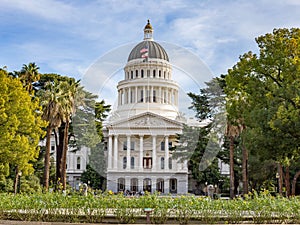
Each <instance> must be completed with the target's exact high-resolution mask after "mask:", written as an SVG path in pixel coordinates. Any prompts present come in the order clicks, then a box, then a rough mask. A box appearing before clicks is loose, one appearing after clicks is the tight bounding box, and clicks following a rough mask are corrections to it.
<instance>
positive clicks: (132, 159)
mask: <svg viewBox="0 0 300 225" xmlns="http://www.w3.org/2000/svg"><path fill="white" fill-rule="evenodd" d="M130 168H131V169H134V157H133V156H132V157H131V158H130Z"/></svg>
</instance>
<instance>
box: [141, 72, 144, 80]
mask: <svg viewBox="0 0 300 225" xmlns="http://www.w3.org/2000/svg"><path fill="white" fill-rule="evenodd" d="M141 77H142V78H143V77H144V70H141Z"/></svg>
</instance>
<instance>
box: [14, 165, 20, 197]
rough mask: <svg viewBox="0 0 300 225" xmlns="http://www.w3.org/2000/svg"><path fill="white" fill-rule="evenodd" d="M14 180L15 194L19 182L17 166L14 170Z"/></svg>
mask: <svg viewBox="0 0 300 225" xmlns="http://www.w3.org/2000/svg"><path fill="white" fill-rule="evenodd" d="M15 173H16V174H15V175H16V176H15V180H14V193H15V195H16V194H17V192H18V182H19V168H18V167H17V166H16V170H15Z"/></svg>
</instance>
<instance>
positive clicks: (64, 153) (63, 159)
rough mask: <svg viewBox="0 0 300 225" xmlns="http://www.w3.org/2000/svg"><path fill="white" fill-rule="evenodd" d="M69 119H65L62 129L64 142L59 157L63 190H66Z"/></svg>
mask: <svg viewBox="0 0 300 225" xmlns="http://www.w3.org/2000/svg"><path fill="white" fill-rule="evenodd" d="M69 126H70V123H69V120H68V119H67V120H66V124H65V129H64V144H63V151H62V157H61V181H62V185H63V190H66V186H67V168H66V164H67V152H68V133H69Z"/></svg>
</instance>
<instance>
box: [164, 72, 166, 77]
mask: <svg viewBox="0 0 300 225" xmlns="http://www.w3.org/2000/svg"><path fill="white" fill-rule="evenodd" d="M164 79H166V71H164Z"/></svg>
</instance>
